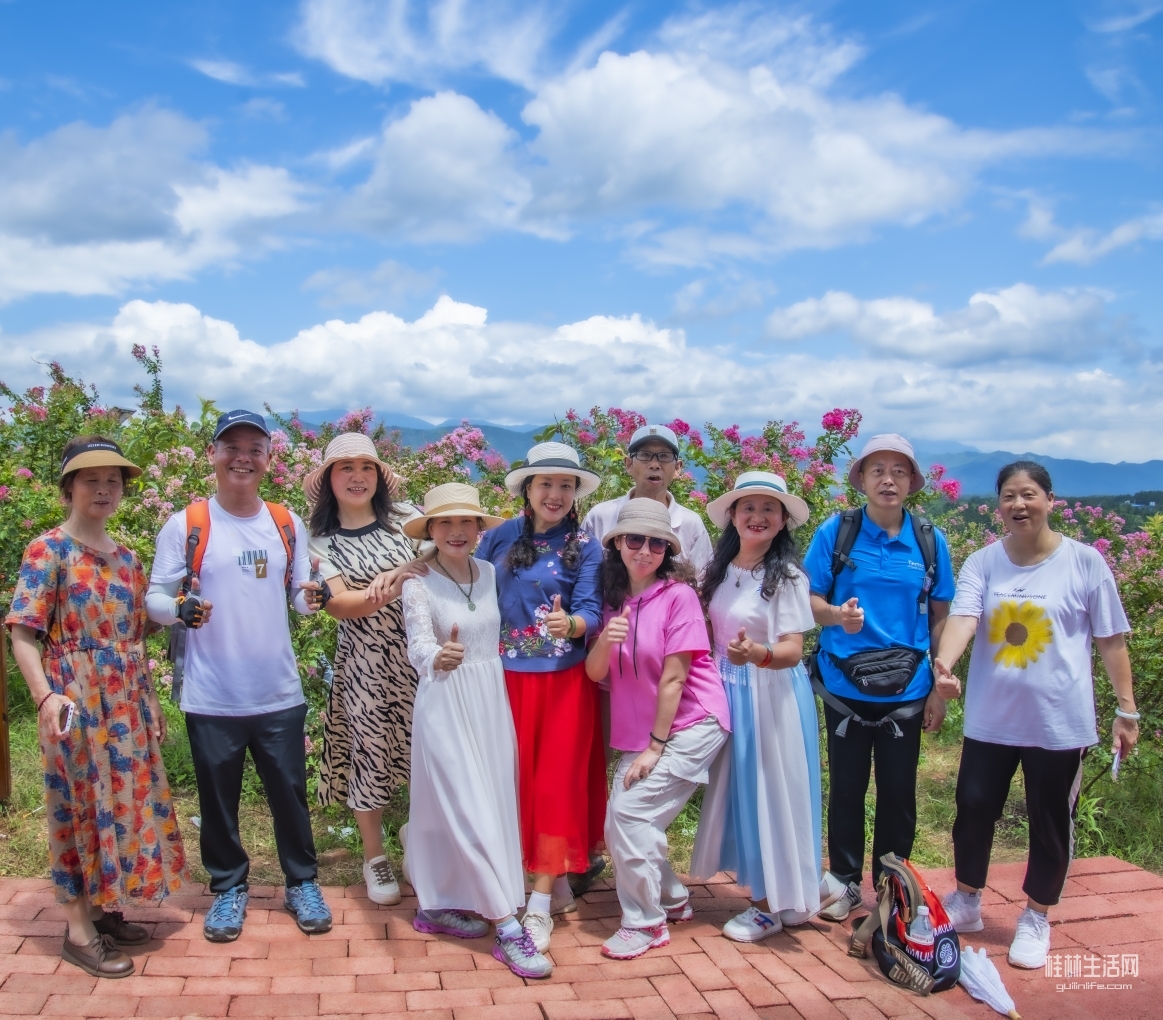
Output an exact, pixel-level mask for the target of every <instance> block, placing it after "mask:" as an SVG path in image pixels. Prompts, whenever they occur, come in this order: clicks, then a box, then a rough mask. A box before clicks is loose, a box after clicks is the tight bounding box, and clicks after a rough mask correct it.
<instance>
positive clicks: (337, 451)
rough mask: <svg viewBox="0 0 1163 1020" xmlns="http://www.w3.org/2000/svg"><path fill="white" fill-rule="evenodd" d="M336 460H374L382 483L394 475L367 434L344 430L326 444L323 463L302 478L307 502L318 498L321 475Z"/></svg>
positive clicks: (389, 483) (321, 482)
mask: <svg viewBox="0 0 1163 1020" xmlns="http://www.w3.org/2000/svg"><path fill="white" fill-rule="evenodd" d="M337 460H374V461H375V462H376V466H377V467H378V468H379V471H380V474H381V475H382V476H383V479H384V484H385V485H388V486H390V485H391V484H392V479H393V478H394V477H395V472H394V471H392V469H391V468H390V467H389V466H388V465H387V464H385V463H384V462H383V461H382V460H380V452H379V450H377V449H376V444H375V443H373V442H372V441H371V439H370V438H369V437H368V436H365V435H364V434H363V433H362V432H344V433H343V434H342V435H338V436H336V437H335V438H334V439H333V440H331V442H330V443H328V444H327V449H326V450H325V451H324V453H323V463H322V464H321V465H319V467H317V468H316V469H315V470H314V471H310V472H308V473H307V475H305V476H304V478H303V493H304V495H305V496H306V497H307V501H308V502H309V503H314V502H316V501H317V500H318V499H319V487H320V486H321V485H322V484H323V475H324V473H325V472H326V471H327V469H328V468H329V467H331V465H332V464H334V463H335V462H336V461H337Z"/></svg>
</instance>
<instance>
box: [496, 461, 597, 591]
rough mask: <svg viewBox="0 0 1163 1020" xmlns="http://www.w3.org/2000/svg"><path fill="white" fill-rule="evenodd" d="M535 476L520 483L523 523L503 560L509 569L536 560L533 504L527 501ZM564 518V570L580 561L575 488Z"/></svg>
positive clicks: (578, 523) (579, 525)
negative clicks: (567, 522)
mask: <svg viewBox="0 0 1163 1020" xmlns="http://www.w3.org/2000/svg"><path fill="white" fill-rule="evenodd" d="M535 477H536V476H535V475H530V476H529V477H528V478H526V479H525V481H524V482H522V483H521V496H522V498H523V499H524V500H525V509H524V510H523V511H522V513H523V515H524V517H525V524H524V526H523V527H522V528H521V534H520V535H518V536H517V541H516V542H514V543H513V544H512V545H511V546H510V547H509V555H508V557H507V558H506V561H505V562H506V563H507V564H508V565H509V569H510V570H517V569H518V568H520V567H531V566H533V564H534V563H536V562H537V555H538V553H537V546H535V545H534V544H533V504H532V503H530V502H529V485H530V483H531V482H532V481H533V479H534V478H535ZM577 482H578V483H579V484H580V483H581V479H580V478H578V479H577ZM565 519H566V520H567V521H569V535H568V536H567V537H566V539H565V548H564V549H562V550H561V565H562V566H563V567H565V568H566V570H573V568H574V567H576V566H577V565H578V563H579V562H580V561H581V539H580V538H579V537H578V536H579V535H580V534H581V523H580V522H579V521H578V519H577V489H574V498H573V502H572V503H571V504H570V506H569V513H568V514H566V515H565Z"/></svg>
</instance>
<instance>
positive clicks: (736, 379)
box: [0, 292, 1163, 460]
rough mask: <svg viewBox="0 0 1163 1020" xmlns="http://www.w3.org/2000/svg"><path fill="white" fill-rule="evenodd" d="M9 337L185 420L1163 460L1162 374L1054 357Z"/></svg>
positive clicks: (446, 335)
mask: <svg viewBox="0 0 1163 1020" xmlns="http://www.w3.org/2000/svg"><path fill="white" fill-rule="evenodd" d="M999 293H1004V292H999ZM911 314H914V315H916V314H919V313H917V312H916V310H912V312H911ZM921 317H922V318H923V315H922V316H921ZM11 339H12V340H14V341H15V342H13V343H8V344H5V345H3V346H2V347H0V377H2V378H4V380H5V381H6V382H7V383H8V384H9V385H13V386H20V387H23V386H26V385H31V384H33V383H35V382H39V381H41V379H40V377H41V373H42V371H43V369H42V367H41V365H40V364H38V363H37V362H38V361H39V362H42V363H43V362H44V361H47V360H49V359H52V358H58V359H60V360H62V361H63V362H64V364H65V366H66V368H67V369H68V370H69V371H70V372H73V373H76V374H80V375H82V376H83V377H84V378H85V379H86V381H92V382H95V383H96V384H97V385H98V387H99V388H100V390H101V393H102V396H103V398H104V399H106V400H117V401H124V400H131V399H132V395H131V384H132V382H133V381H134V375H135V372H134V371H133V363H132V361H131V357H130V354H129V351H130V348H131V347H132V345H133V344H135V343H139V344H145V345H147V346H148V345H152V344H157V345H159V346H160V347H161V350H162V355H163V358H164V360H165V372H164V375H163V381H164V383H165V385H166V394H167V399H168V400H170V401H175V400H176V401H179V402H181V403H182V404H183V405H185V406H197V405H196V398H197V397H198V396H208V397H213V398H214V399H216V400H217V401H218V402H219V404H220V405H221V406H248V405H249V406H255V407H261V405H262V403H263V402H264V401H265V402H269V403H270V404H271V405H272V406H274V407H277V408H282V409H291V408H294V407H300V408H304V409H310V408H318V407H336V406H347V407H357V406H368V405H370V406H373V407H375V408H377V409H381V410H390V411H398V412H404V413H410V414H414V415H417V416H421V417H428V418H430V419H436V420H439V419H440V418H443V417H454V416H461V415H471V416H472V417H483V418H490V419H492V420H495V421H518V420H519V421H532V420H539V419H542V420H547V419H548V418H549V417H550V416H551V415H553V414H555V413H556V414H561V413H562V412H563V411H564V410H565V409H567V408H568V407H570V406H573V407H577V408H582V409H584V408H588V407H590V406H591V405H592V404H595V403H599V404H602V405H620V406H624V407H634V408H638V409H640V410H642V411H644V412H646V413H648V414H652V415H656V416H663V417H667V418H669V417H672V416H674V415H678V416H681V417H683V418H686V419H687V420H690V421H693V422H695V423H696V424H698V423H701V422H703V421H706V420H712V421H716V422H718V423H720V424H729V423H731V422H738V423H740V424H742V425H744V426H751V425H755V424H758V423H761V422H763V421H765V420H767V419H769V418H781V419H784V420H788V419H793V418H795V419H798V420H800V421H803V422H807V423H808V424H809V425H812V424H814V423H815V422H817V421H818V420H819V416H820V414H821V413H822V412H824V411H826V410H828V409H830V408H831V407H834V406H843V407H859V408H860V409H861V410H862V411H863V412H864V414H865V422H866V426H865V431H867V432H872V431H885V430H887V431H899V432H903V433H905V434H907V435H910V436H912V437H914V438H915V439H917V440H918V441H922V440H923V441H930V442H932V441H941V440H960V441H962V442H967V443H975V444H980V445H984V446H986V447H992V448H997V447H1001V448H1009V449H1019V448H1020V449H1035V450H1039V451H1041V452H1044V453H1048V454H1063V455H1070V456H1076V457H1083V458H1089V459H1110V460H1123V459H1126V460H1142V459H1147V458H1149V457H1153V456H1157V454H1158V448H1157V441H1156V437H1157V436H1158V434H1159V432H1160V429H1163V405H1161V404H1160V402H1159V400H1158V399H1157V396H1158V393H1159V391H1160V386H1161V384H1163V366H1160V365H1153V364H1151V363H1149V362H1144V363H1142V364H1140V365H1137V366H1135V370H1134V372H1133V373H1129V374H1128V375H1127V377H1122V376H1119V375H1116V374H1114V373H1112V372H1109V371H1105V370H1101V369H1094V368H1088V369H1074V368H1071V367H1069V366H1064V365H1063V364H1061V363H1060V362H1059V361H1057V360H1054V359H1043V360H1042V361H1040V362H1039V363H1037V364H1034V365H1024V364H1022V363H1020V362H1016V363H1015V362H1013V361H1007V360H998V361H988V362H985V363H983V364H981V365H978V366H975V367H949V366H944V365H941V364H938V363H936V362H935V361H933V360H932V359H929V358H927V357H925V356H923V355H917V354H911V355H907V356H906V354H905V353H904V352H905V351H906V350H912V348H907V347H905V348H901V349H900V350H898V351H896V352H893V353H876V354H864V353H860V352H858V353H856V354H853V355H837V356H833V357H828V356H826V355H823V354H819V353H807V352H794V353H783V354H780V355H778V356H776V357H770V356H757V355H756V354H754V353H753V352H748V351H745V350H741V349H739V348H736V347H732V346H720V347H710V348H708V347H696V346H692V345H690V344H688V343H687V341H686V337H685V335H684V333H683V332H682V331H681V330H675V329H665V328H661V327H659V326H657V325H655V324H654V323H652V322H649V321H647V320H644V319H642V318H641V317H639V316H637V315H633V316H628V317H613V316H600V315H599V316H594V317H592V318H589V319H585V320H583V321H580V322H574V323H568V324H564V325H561V326H558V327H552V326H540V325H532V324H528V323H491V322H489V321H488V315H487V313H486V311H485V309H483V308H480V307H476V306H473V305H468V304H463V303H460V302H456V301H454V300H452V299H451V298H448V297H441V298H440V299H439V300H438V301H437V302H436V303H435V304H434V306H433V307H432V308H431V309H430V310H429V311H428V312H426V313H425V314H424V315H422V316H420V317H419V318H418V319H416V320H414V321H411V322H409V321H406V320H404V319H402V318H400V317H398V316H395V315H391V314H388V313H386V312H372V313H370V314H368V315H365V316H363V317H362V318H360V319H359V320H357V321H355V322H345V321H343V320H339V319H335V320H331V321H328V322H324V323H320V324H318V325H316V326H312V327H311V328H309V329H304V330H302V331H301V332H299V333H298V334H296V335H295V336H294V337H292V338H290V339H288V340H286V341H283V342H280V343H275V344H272V345H270V346H262V345H259V344H256V343H254V342H253V341H250V340H246V339H244V338H243V337H241V336H240V335H239V333H238V330H237V329H236V328H235V327H234V326H233V325H232V324H231V323H229V322H224V321H222V320H220V319H214V318H212V317H210V316H207V315H204V314H203V313H201V312H200V311H199V310H198V309H197V308H195V307H193V306H192V305H188V304H169V303H166V302H161V301H157V302H152V303H151V302H145V301H131V302H129V303H127V304H126V305H124V306H123V307H122V309H121V311H120V312H119V313H118V314H117V316H116V317H115V318H114V319H113V321H112V322H110V323H103V324H102V323H98V324H75V325H70V326H62V327H59V328H53V329H46V330H41V331H39V332H37V333H32V334H27V335H25V336H20V337H13V338H11ZM1128 420H1131V421H1134V422H1135V428H1134V429H1129V430H1128V429H1127V427H1126V423H1127V421H1128Z"/></svg>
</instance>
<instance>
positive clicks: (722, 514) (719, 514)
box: [707, 471, 811, 528]
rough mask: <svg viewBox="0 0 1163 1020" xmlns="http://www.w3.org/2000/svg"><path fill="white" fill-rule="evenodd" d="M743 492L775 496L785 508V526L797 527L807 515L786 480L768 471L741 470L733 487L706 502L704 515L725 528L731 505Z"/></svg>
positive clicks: (751, 494) (800, 500) (807, 510)
mask: <svg viewBox="0 0 1163 1020" xmlns="http://www.w3.org/2000/svg"><path fill="white" fill-rule="evenodd" d="M744 496H769V497H771V498H772V499H777V500H779V501H780V502H781V503H782V504H783V506H784V509H785V510H787V515H788V522H787V526H788V527H789V528H798V527H799V526H800V525H801V524H804V523H806V521H807V519H808V517H810V516H811V511H810V510H809V509H808V504H807V503H805V502H804V501H803V500H802V499H801V498H800V497H799V496H795V495H793V494H792V493H790V492H788V491H787V482H785V481H784V480H783V479H782V478H781V477H780V476H779V475H777V474H773V473H772V472H770V471H744V472H743V473H742V474H741V475H740V476H739V477H738V478H737V479H735V488H733V489H732V490H731V491H730V492H724V493H723V495H721V496H720V497H719V498H718V499H713V500H711V502H710V503H708V504H707V516H708V517H710V518H711V520H712V521H714V522H715V525H716V527H720V528H725V527H726V526H727V524H728V523H729V522H730V520H731V507H733V506H734V505H735V503H736V502H737V501H738V500H740V499H742V498H743V497H744Z"/></svg>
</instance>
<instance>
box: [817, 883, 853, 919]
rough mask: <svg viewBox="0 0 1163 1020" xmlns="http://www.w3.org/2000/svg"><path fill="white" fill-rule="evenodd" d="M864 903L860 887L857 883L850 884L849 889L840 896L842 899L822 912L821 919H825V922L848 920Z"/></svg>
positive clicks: (835, 901)
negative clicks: (854, 910)
mask: <svg viewBox="0 0 1163 1020" xmlns="http://www.w3.org/2000/svg"><path fill="white" fill-rule="evenodd" d="M863 902H864V897H863V895H861V892H860V886H858V885H857V884H856V883H855V882H849V883H848V888H847V889H845V890H844V892H842V893H841V894H840V897H839V898H838V899H836V900H834V901H833V902H832V904H831V905H830V906H828V907H826V908H825V909H824V910H821V911H820V917H822V918H824V920H825V921H843V920H846V919H847V917H848V915H849V914H850V913H852V911H853V909H855V908H856V907H859V906H860V905H861V904H862V903H863Z"/></svg>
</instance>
